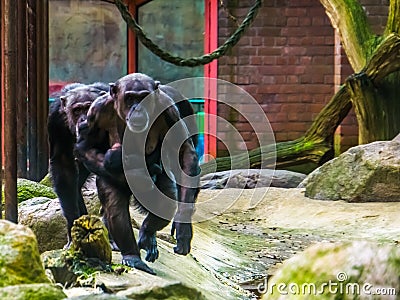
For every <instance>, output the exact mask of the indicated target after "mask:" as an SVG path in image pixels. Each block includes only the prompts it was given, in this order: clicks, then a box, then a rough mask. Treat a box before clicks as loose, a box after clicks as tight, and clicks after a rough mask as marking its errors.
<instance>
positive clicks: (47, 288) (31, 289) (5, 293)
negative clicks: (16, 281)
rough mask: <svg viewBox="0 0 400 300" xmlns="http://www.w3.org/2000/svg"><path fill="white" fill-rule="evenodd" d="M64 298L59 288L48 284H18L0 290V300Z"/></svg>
mask: <svg viewBox="0 0 400 300" xmlns="http://www.w3.org/2000/svg"><path fill="white" fill-rule="evenodd" d="M66 297H67V296H66V295H65V294H64V292H63V291H62V289H61V288H60V287H58V286H55V285H52V284H48V283H37V284H20V285H12V286H7V287H3V288H0V299H12V300H58V299H64V298H66Z"/></svg>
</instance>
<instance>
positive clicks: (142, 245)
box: [138, 232, 158, 262]
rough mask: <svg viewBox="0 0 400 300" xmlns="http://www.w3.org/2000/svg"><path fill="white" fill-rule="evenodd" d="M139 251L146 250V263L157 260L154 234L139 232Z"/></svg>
mask: <svg viewBox="0 0 400 300" xmlns="http://www.w3.org/2000/svg"><path fill="white" fill-rule="evenodd" d="M138 246H139V249H144V250H146V258H145V259H146V261H149V262H155V260H156V259H157V258H158V249H157V238H156V234H155V233H153V234H150V233H147V232H139V242H138Z"/></svg>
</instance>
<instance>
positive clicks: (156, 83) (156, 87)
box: [154, 80, 160, 90]
mask: <svg viewBox="0 0 400 300" xmlns="http://www.w3.org/2000/svg"><path fill="white" fill-rule="evenodd" d="M159 85H160V82H159V81H158V80H155V81H154V90H156V89H158V86H159Z"/></svg>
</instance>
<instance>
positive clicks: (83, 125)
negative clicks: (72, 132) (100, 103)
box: [75, 120, 89, 142]
mask: <svg viewBox="0 0 400 300" xmlns="http://www.w3.org/2000/svg"><path fill="white" fill-rule="evenodd" d="M75 129H76V137H77V140H78V142H79V141H81V140H82V139H85V138H87V136H88V134H89V124H88V122H87V120H85V121H82V122H79V123H77V124H76V128H75Z"/></svg>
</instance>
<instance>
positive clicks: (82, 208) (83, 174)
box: [78, 163, 90, 216]
mask: <svg viewBox="0 0 400 300" xmlns="http://www.w3.org/2000/svg"><path fill="white" fill-rule="evenodd" d="M89 174H90V172H89V171H88V169H86V168H85V167H84V166H83V165H82V164H81V163H79V179H78V196H79V198H78V206H79V213H80V215H81V216H83V215H87V214H88V212H87V209H86V205H85V201H83V196H82V186H83V185H84V184H85V182H86V180H87V178H88V177H89Z"/></svg>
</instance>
